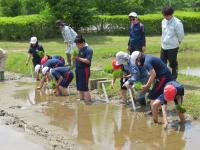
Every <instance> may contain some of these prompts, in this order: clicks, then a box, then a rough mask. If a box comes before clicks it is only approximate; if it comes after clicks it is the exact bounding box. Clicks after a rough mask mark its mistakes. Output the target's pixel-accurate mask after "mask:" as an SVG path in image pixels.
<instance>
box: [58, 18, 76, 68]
mask: <svg viewBox="0 0 200 150" xmlns="http://www.w3.org/2000/svg"><path fill="white" fill-rule="evenodd" d="M56 27H59V28H60V30H61V33H62V36H63V39H64V42H65V43H66V44H67V48H66V55H67V63H68V65H69V66H71V53H72V49H73V48H75V47H76V44H75V43H74V40H75V38H76V36H77V33H76V32H75V31H74V30H73V29H72V28H71V27H70V26H67V25H66V24H65V23H64V22H63V21H62V20H57V21H56Z"/></svg>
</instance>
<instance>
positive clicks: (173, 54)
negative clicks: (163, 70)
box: [160, 7, 184, 80]
mask: <svg viewBox="0 0 200 150" xmlns="http://www.w3.org/2000/svg"><path fill="white" fill-rule="evenodd" d="M173 13H174V10H173V9H172V8H171V7H165V8H164V9H163V11H162V14H163V16H164V19H163V20H162V39H161V45H162V46H161V52H160V58H161V59H162V61H163V62H164V63H165V64H167V60H168V61H169V66H170V67H171V69H172V76H173V79H174V80H176V78H177V74H178V62H177V54H178V49H179V44H180V43H181V42H182V40H183V37H184V29H183V24H182V22H181V21H180V20H179V19H178V18H176V17H174V16H173Z"/></svg>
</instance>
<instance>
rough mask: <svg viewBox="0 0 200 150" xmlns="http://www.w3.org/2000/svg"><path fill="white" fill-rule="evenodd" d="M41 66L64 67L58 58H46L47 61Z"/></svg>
mask: <svg viewBox="0 0 200 150" xmlns="http://www.w3.org/2000/svg"><path fill="white" fill-rule="evenodd" d="M43 67H49V68H56V67H64V64H63V62H62V61H60V60H58V59H48V60H47V62H46V63H45V64H44V65H43Z"/></svg>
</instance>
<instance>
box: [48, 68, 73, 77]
mask: <svg viewBox="0 0 200 150" xmlns="http://www.w3.org/2000/svg"><path fill="white" fill-rule="evenodd" d="M69 73H71V70H70V69H69V68H68V67H57V68H55V69H53V70H52V75H53V76H54V77H55V78H56V80H58V79H59V77H60V76H62V77H63V78H67V77H68V75H69Z"/></svg>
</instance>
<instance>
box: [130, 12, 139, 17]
mask: <svg viewBox="0 0 200 150" xmlns="http://www.w3.org/2000/svg"><path fill="white" fill-rule="evenodd" d="M128 16H129V17H136V18H137V17H138V15H137V14H136V13H135V12H131V13H130V14H129V15H128Z"/></svg>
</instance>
